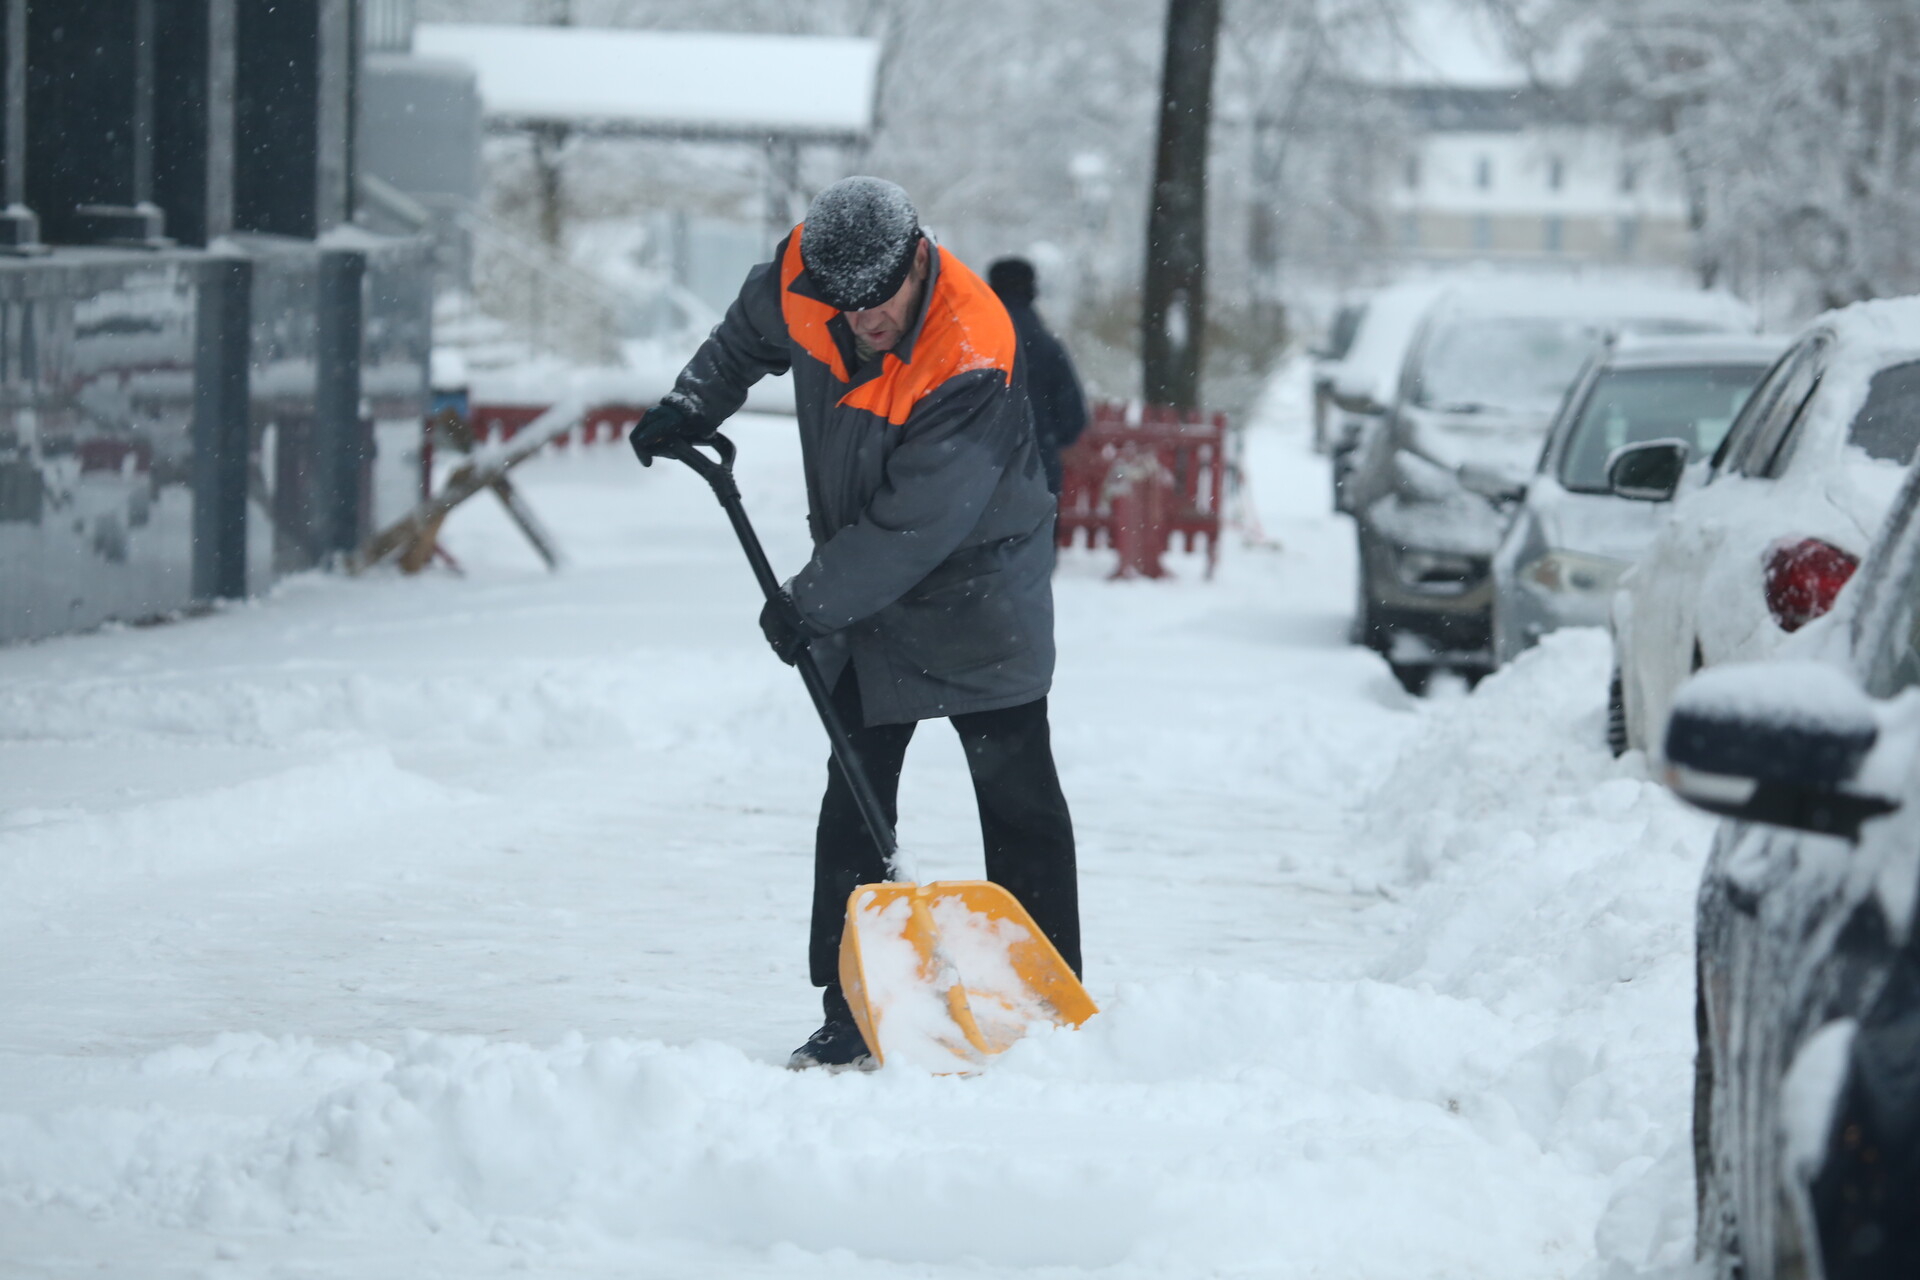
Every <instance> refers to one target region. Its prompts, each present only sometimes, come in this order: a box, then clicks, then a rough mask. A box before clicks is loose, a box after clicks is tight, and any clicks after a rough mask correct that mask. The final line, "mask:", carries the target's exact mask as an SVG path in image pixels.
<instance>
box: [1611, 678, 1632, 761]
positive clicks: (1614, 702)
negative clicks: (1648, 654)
mask: <svg viewBox="0 0 1920 1280" xmlns="http://www.w3.org/2000/svg"><path fill="white" fill-rule="evenodd" d="M1607 750H1609V751H1611V752H1613V758H1614V759H1616V760H1618V759H1619V758H1620V757H1621V756H1623V755H1625V754H1627V695H1626V691H1625V690H1624V689H1622V688H1621V687H1620V668H1618V667H1615V668H1614V669H1613V678H1612V679H1611V680H1609V681H1608V682H1607Z"/></svg>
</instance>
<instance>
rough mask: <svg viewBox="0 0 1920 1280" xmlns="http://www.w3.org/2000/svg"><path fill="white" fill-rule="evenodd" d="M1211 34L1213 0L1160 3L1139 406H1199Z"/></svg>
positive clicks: (1214, 35)
mask: <svg viewBox="0 0 1920 1280" xmlns="http://www.w3.org/2000/svg"><path fill="white" fill-rule="evenodd" d="M1219 36H1220V0H1168V2H1167V48H1166V63H1165V69H1164V70H1163V72H1162V74H1161V81H1160V138H1159V144H1158V146H1157V147H1156V148H1155V150H1154V162H1153V198H1152V200H1151V201H1150V202H1149V204H1148V209H1147V270H1146V282H1145V291H1144V292H1145V296H1144V298H1143V299H1142V304H1141V311H1140V356H1141V364H1142V374H1143V384H1144V385H1143V391H1144V393H1145V395H1146V399H1147V402H1148V403H1149V404H1164V405H1172V406H1174V407H1175V408H1180V409H1198V408H1199V407H1200V367H1201V361H1202V358H1203V356H1204V354H1205V347H1206V324H1207V142H1208V136H1209V133H1210V132H1211V130H1210V125H1211V123H1212V118H1213V64H1214V54H1215V50H1216V47H1217V45H1218V43H1219Z"/></svg>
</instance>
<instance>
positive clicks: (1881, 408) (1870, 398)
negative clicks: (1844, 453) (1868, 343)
mask: <svg viewBox="0 0 1920 1280" xmlns="http://www.w3.org/2000/svg"><path fill="white" fill-rule="evenodd" d="M1847 443H1848V444H1851V445H1857V446H1858V447H1859V448H1861V449H1864V450H1866V452H1867V456H1868V457H1869V458H1880V459H1882V460H1883V461H1886V462H1897V463H1899V464H1900V465H1901V466H1903V467H1904V466H1906V465H1907V464H1908V463H1909V462H1912V461H1913V453H1914V446H1915V445H1916V444H1920V360H1909V361H1908V362H1907V363H1905V364H1896V365H1890V366H1888V367H1887V368H1885V369H1882V370H1881V371H1880V372H1878V373H1876V374H1874V375H1873V382H1872V383H1870V384H1869V385H1868V387H1867V402H1866V403H1865V404H1863V405H1861V406H1860V412H1859V413H1857V414H1855V415H1854V418H1853V425H1852V426H1851V427H1849V428H1848V429H1847Z"/></svg>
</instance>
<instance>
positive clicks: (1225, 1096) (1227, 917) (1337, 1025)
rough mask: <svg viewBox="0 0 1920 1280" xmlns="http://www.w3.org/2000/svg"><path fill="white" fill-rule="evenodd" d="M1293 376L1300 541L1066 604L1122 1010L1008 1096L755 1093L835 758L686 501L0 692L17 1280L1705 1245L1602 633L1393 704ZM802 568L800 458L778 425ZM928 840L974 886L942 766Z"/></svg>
mask: <svg viewBox="0 0 1920 1280" xmlns="http://www.w3.org/2000/svg"><path fill="white" fill-rule="evenodd" d="M1303 392H1304V386H1303V384H1302V383H1301V382H1300V380H1299V379H1298V378H1293V379H1290V380H1289V381H1288V382H1286V383H1285V384H1284V385H1283V386H1282V387H1281V388H1280V389H1279V393H1278V394H1277V395H1276V396H1275V398H1274V404H1273V409H1272V412H1270V413H1269V415H1268V416H1267V420H1265V421H1263V422H1261V423H1260V424H1258V425H1257V426H1256V428H1255V429H1254V430H1253V431H1252V432H1251V435H1250V440H1249V453H1250V457H1249V464H1250V469H1251V473H1252V475H1253V477H1254V479H1255V482H1256V484H1257V486H1258V491H1259V496H1260V498H1261V499H1262V501H1263V504H1264V505H1263V508H1262V512H1261V515H1262V519H1263V521H1264V523H1265V525H1266V527H1267V530H1268V532H1269V533H1271V534H1272V535H1273V536H1275V537H1276V538H1278V539H1279V540H1280V542H1281V543H1282V544H1283V550H1281V551H1279V552H1271V551H1258V550H1250V549H1243V548H1242V547H1240V546H1239V545H1238V543H1237V542H1234V543H1231V544H1230V545H1229V546H1228V547H1227V548H1226V549H1225V552H1224V555H1223V563H1222V568H1221V573H1220V575H1219V578H1218V580H1217V581H1215V582H1213V583H1211V584H1208V583H1203V582H1201V581H1200V580H1199V572H1198V565H1197V563H1191V562H1186V561H1183V560H1179V559H1176V562H1175V563H1176V568H1177V571H1178V572H1180V573H1181V575H1182V578H1181V580H1180V581H1177V582H1172V583H1158V584H1147V583H1133V584H1109V583H1106V582H1105V581H1103V580H1102V579H1103V576H1104V573H1105V570H1106V556H1105V555H1104V554H1101V555H1094V554H1088V553H1075V554H1073V555H1070V556H1069V557H1068V559H1067V561H1066V563H1065V564H1064V565H1063V568H1062V572H1061V575H1060V577H1059V579H1058V582H1057V597H1058V609H1059V615H1060V624H1059V635H1060V652H1061V663H1060V674H1059V679H1058V683H1057V685H1056V688H1055V692H1054V695H1053V723H1054V732H1055V744H1056V751H1057V753H1058V756H1059V759H1060V764H1061V769H1062V780H1063V784H1064V786H1065V788H1066V791H1067V795H1068V799H1069V801H1070V803H1071V804H1072V805H1073V808H1074V814H1075V820H1076V826H1077V830H1078V833H1079V837H1080V853H1081V864H1082V871H1083V913H1084V918H1085V929H1086V942H1087V966H1088V981H1089V987H1090V988H1091V990H1092V992H1093V994H1094V996H1095V998H1096V999H1097V1000H1099V1001H1100V1003H1101V1004H1102V1006H1103V1009H1104V1010H1105V1011H1104V1012H1103V1013H1102V1015H1101V1016H1100V1017H1099V1018H1097V1019H1095V1020H1094V1021H1093V1022H1092V1023H1090V1024H1089V1025H1088V1026H1087V1028H1086V1029H1085V1030H1084V1031H1082V1032H1079V1033H1074V1034H1066V1033H1062V1034H1055V1035H1047V1036H1039V1037H1035V1038H1034V1039H1031V1040H1029V1041H1028V1042H1027V1043H1025V1044H1023V1045H1021V1046H1019V1047H1017V1048H1016V1049H1014V1050H1013V1051H1012V1052H1010V1053H1009V1054H1007V1055H1006V1056H1005V1057H1004V1058H1003V1059H1001V1060H1000V1061H998V1062H997V1063H996V1064H995V1066H994V1068H993V1069H992V1071H991V1072H989V1073H988V1074H986V1075H984V1076H982V1077H979V1078H975V1079H967V1080H960V1079H946V1078H941V1079H934V1078H927V1077H924V1076H915V1075H911V1074H908V1073H905V1072H900V1071H892V1070H890V1071H884V1072H880V1073H878V1074H875V1075H872V1076H860V1075H842V1076H834V1077H828V1076H823V1075H817V1074H808V1075H794V1074H791V1073H788V1072H786V1071H784V1070H782V1069H781V1068H780V1066H779V1064H780V1063H781V1062H783V1061H784V1059H785V1056H786V1053H787V1052H788V1051H789V1050H790V1049H791V1048H792V1047H793V1046H794V1045H795V1044H797V1043H798V1042H799V1041H800V1040H801V1039H803V1038H804V1037H805V1035H806V1034H807V1032H808V1031H810V1030H811V1029H812V1027H813V1025H814V1023H815V1021H816V1020H817V1008H816V1006H815V1004H814V997H813V993H812V991H811V989H810V988H808V987H807V985H806V982H805V971H804V947H805V942H804V932H805V919H804V913H805V907H806V895H807V892H808V885H809V877H810V868H809V865H808V863H809V856H810V849H811V839H812V825H813V816H814V807H815V805H816V804H817V802H818V794H819V789H820V786H821V784H822V783H823V781H824V776H825V775H824V770H825V755H826V753H825V746H824V742H823V740H822V738H821V736H820V730H819V727H818V725H817V723H816V722H815V721H814V720H813V718H812V712H811V709H810V707H809V706H808V704H807V702H806V698H805V695H804V693H803V691H802V690H801V689H800V687H799V684H798V681H797V680H795V679H794V677H793V676H792V673H791V672H789V671H788V670H787V669H785V668H784V667H781V666H780V665H779V664H778V663H777V662H775V661H774V660H773V659H772V658H771V657H770V656H769V655H768V654H767V653H766V652H765V648H764V644H763V643H762V641H761V640H760V637H759V633H758V630H757V628H756V627H755V626H754V617H755V614H756V612H757V601H756V599H755V596H754V587H753V583H752V580H751V578H750V576H749V575H748V573H747V570H746V568H745V565H744V563H743V562H742V561H741V559H740V556H739V552H738V548H737V546H736V545H735V544H734V542H733V540H732V537H731V534H730V532H729V531H728V529H727V527H726V524H725V520H724V517H723V516H722V515H721V513H720V511H719V509H718V507H717V506H716V505H715V504H714V503H713V501H712V498H711V495H710V494H709V493H708V492H707V490H706V488H705V486H704V485H702V484H700V483H699V482H698V481H697V480H696V479H695V478H694V477H692V476H691V475H689V474H687V473H685V472H684V471H683V470H681V469H678V468H673V467H671V466H659V467H655V468H652V469H651V470H647V471H641V470H640V469H638V468H636V467H635V466H634V465H633V462H632V459H631V457H630V455H628V454H627V453H626V451H625V450H624V449H622V448H617V447H607V448H597V449H589V450H586V451H576V452H574V453H571V454H555V455H551V456H548V457H544V458H542V459H539V460H537V461H536V462H534V463H531V464H529V465H528V466H527V467H526V468H525V470H524V472H523V473H522V478H521V479H520V482H519V483H520V487H521V488H522V489H523V490H524V492H525V493H526V494H527V496H528V498H529V500H530V501H531V502H532V503H534V504H535V506H536V507H537V509H538V510H539V511H540V513H541V514H542V515H543V516H544V517H545V518H546V519H547V521H548V522H549V523H550V524H551V525H552V526H553V528H554V530H555V533H556V535H557V536H558V538H559V540H560V542H561V544H562V545H563V547H564V548H565V549H566V550H567V552H568V553H569V555H570V556H571V559H572V563H571V566H570V568H569V570H568V571H567V572H566V573H564V574H561V575H558V576H549V575H547V574H546V573H545V572H544V571H543V570H541V568H540V567H539V565H538V564H537V562H536V561H535V560H534V559H533V556H532V553H531V552H530V551H527V550H525V549H524V548H523V547H522V546H521V545H520V544H519V543H518V540H517V535H516V534H515V533H513V531H512V530H511V529H510V528H508V527H507V526H506V525H505V523H504V521H503V520H502V519H500V518H498V517H496V516H495V514H494V513H493V512H492V511H491V510H490V509H488V508H487V507H486V506H484V505H482V504H473V507H472V509H471V510H463V511H461V512H460V513H458V515H457V517H456V519H455V520H454V521H452V522H451V524H450V526H449V529H448V531H447V534H446V537H447V540H448V541H449V543H450V545H452V546H453V547H454V548H455V549H456V551H457V552H458V554H459V555H460V557H461V559H462V561H463V563H465V564H466V565H467V566H468V567H469V569H470V571H471V572H470V576H468V577H467V578H465V579H454V578H451V577H445V576H437V577H436V576H428V577H423V578H421V579H417V580H411V581H408V580H401V579H398V578H387V577H378V578H372V579H367V580H361V581H344V580H335V579H327V578H311V579H303V580H299V581H296V582H292V583H289V584H287V585H286V586H285V587H283V588H282V589H281V590H280V591H279V592H277V593H276V594H275V595H274V596H273V597H272V598H271V599H268V600H265V601H261V602H258V603H256V604H253V605H249V606H245V607H241V608H236V609H234V610H231V611H229V612H226V613H224V614H223V615H221V616H218V617H214V618H211V619H205V620H201V621H195V622H188V623H183V624H180V625H177V626H171V627H164V628H158V629H151V630H121V631H113V632H108V633H103V634H100V635H96V636H89V637H82V638H76V639H69V640H62V641H57V642H53V643H49V644H43V645H38V646H32V647H27V648H16V649H11V650H0V1011H4V1013H5V1015H6V1017H5V1030H4V1031H3V1032H0V1276H6V1277H12V1276H22V1277H25V1276H33V1277H43V1276H44V1277H55V1276H57V1277H66V1276H78V1275H82V1274H85V1275H103V1274H104V1275H115V1276H120V1275H125V1276H139V1277H156V1278H157V1277H173V1276H182V1277H184V1276H196V1277H197V1276H213V1277H226V1276H234V1277H241V1276H289V1277H335V1276H338V1277H349V1276H351V1277H387V1276H392V1277H408V1278H412V1277H419V1276H430V1275H448V1276H460V1277H468V1276H483V1275H492V1274H505V1273H509V1272H516V1271H517V1272H523V1273H524V1272H527V1271H531V1272H532V1273H534V1274H553V1275H567V1276H593V1277H597V1276H614V1275H621V1276H633V1275H642V1276H662V1277H692V1276H728V1277H733V1276H739V1277H761V1276H765V1277H773V1276H780V1277H809V1276H822V1277H825V1276H834V1277H857V1276H875V1277H878V1276H903V1275H912V1276H932V1277H947V1276H961V1275H970V1276H978V1275H981V1274H1008V1273H1015V1272H1018V1273H1032V1274H1035V1275H1069V1274H1072V1275H1082V1274H1100V1275H1110V1276H1116V1277H1120V1276H1125V1277H1133V1276H1140V1277H1148V1276H1152V1277H1159V1276H1165V1277H1189V1276H1198V1275H1231V1276H1256V1275H1257V1276H1302V1277H1305V1276H1323V1277H1355V1278H1362V1277H1366V1278H1371V1277H1379V1278H1381V1280H1386V1278H1388V1277H1392V1278H1393V1280H1409V1278H1414V1277H1427V1276H1431V1277H1475V1278H1476V1280H1490V1278H1495V1277H1506V1276H1513V1277H1527V1278H1529V1280H1537V1278H1540V1277H1555V1276H1566V1277H1575V1276H1587V1277H1597V1276H1600V1275H1603V1274H1613V1272H1611V1271H1609V1268H1620V1269H1623V1273H1625V1274H1631V1273H1632V1272H1633V1271H1634V1270H1637V1269H1639V1268H1641V1267H1643V1266H1650V1265H1655V1264H1659V1265H1661V1266H1665V1265H1667V1264H1671V1263H1675V1262H1677V1261H1678V1260H1680V1259H1683V1258H1684V1257H1685V1256H1686V1254H1687V1252H1688V1251H1689V1248H1690V1230H1691V1225H1690V1214H1691V1190H1690V1184H1689V1181H1688V1174H1687V1168H1686V1137H1685V1123H1686V1113H1685V1108H1686V1105H1687V1097H1688V1090H1689V1088H1690V1074H1689V1059H1690V1054H1691V1042H1690V1041H1691V988H1690V964H1691V958H1690V948H1691V939H1690V932H1689V924H1690V918H1691V903H1692V893H1693V880H1694V877H1695V876H1696V874H1697V870H1698V862H1699V859H1700V857H1701V856H1702V854H1703V852H1704V848H1705V840H1706V834H1707V831H1708V827H1707V824H1706V823H1704V822H1702V821H1700V820H1698V819H1696V818H1694V817H1692V816H1690V815H1688V814H1685V813H1683V812H1682V811H1680V809H1679V808H1678V807H1677V806H1676V805H1675V804H1674V803H1673V802H1672V801H1671V800H1670V799H1669V798H1668V797H1667V796H1665V794H1664V793H1662V792H1660V791H1659V790H1658V788H1656V787H1654V786H1652V785H1651V784H1650V783H1648V782H1647V781H1646V780H1645V777H1644V768H1643V766H1641V765H1640V764H1639V763H1638V762H1637V761H1636V760H1631V759H1630V760H1628V761H1624V762H1618V763H1616V762H1614V761H1611V760H1609V759H1608V758H1607V757H1606V754H1605V752H1604V750H1603V749H1602V748H1601V747H1600V745H1599V742H1600V729H1599V716H1600V703H1601V692H1602V686H1603V682H1604V674H1605V666H1606V654H1605V640H1604V637H1599V636H1595V635H1571V636H1566V637H1562V638H1560V639H1559V641H1557V642H1556V643H1554V644H1550V645H1549V646H1547V648H1546V649H1545V650H1543V651H1542V652H1540V653H1537V654H1535V655H1532V656H1531V657H1529V658H1528V659H1527V660H1526V661H1524V662H1523V663H1521V664H1519V665H1518V666H1517V667H1516V668H1515V669H1513V670H1512V671H1510V672H1507V673H1503V674H1502V675H1501V676H1500V677H1498V678H1496V679H1494V680H1490V681H1488V682H1487V683H1486V684H1485V685H1483V686H1482V688H1481V689H1480V691H1479V692H1477V693H1476V694H1474V695H1473V696H1472V697H1471V698H1467V697H1459V696H1455V697H1453V698H1451V699H1445V698H1443V699H1441V700H1438V701H1436V702H1433V703H1425V704H1423V703H1416V702H1413V701H1411V700H1409V699H1407V698H1406V697H1405V696H1404V695H1402V694H1401V693H1400V691H1399V689H1398V686H1397V685H1395V684H1394V682H1393V680H1392V678H1391V677H1390V676H1389V675H1388V673H1387V672H1386V669H1385V668H1384V666H1383V665H1381V664H1380V663H1379V662H1378V660H1377V659H1375V658H1374V657H1372V656H1371V655H1369V654H1366V653H1364V652H1361V651H1359V650H1355V649H1353V648H1350V647H1349V646H1347V645H1346V644H1345V643H1344V634H1345V627H1346V617H1347V613H1348V610H1349V607H1350V602H1351V599H1352V535H1351V531H1350V527H1349V526H1348V525H1347V524H1346V523H1345V522H1344V521H1342V520H1338V519H1336V518H1334V517H1332V516H1330V515H1327V514H1325V511H1326V493H1327V482H1326V473H1325V464H1324V462H1323V461H1322V460H1320V459H1317V458H1315V457H1314V456H1313V455H1311V454H1310V453H1309V452H1308V451H1307V450H1306V449H1305V446H1304V437H1305V432H1304V426H1303V421H1302V411H1303V409H1304V404H1303ZM736 425H737V430H736V431H735V435H736V438H737V439H738V440H739V442H740V444H741V446H742V460H741V481H742V488H743V490H744V491H745V496H746V502H747V506H748V509H749V511H750V512H752V513H753V515H754V517H755V519H756V523H757V524H758V525H759V527H760V529H761V533H762V536H763V537H764V538H765V539H766V541H767V543H768V546H769V550H770V552H771V553H772V555H773V559H774V562H775V566H776V568H777V569H779V570H780V571H781V572H783V573H786V572H791V571H792V570H793V569H794V568H796V567H797V566H798V564H799V563H800V561H801V559H802V558H803V556H804V554H805V553H804V544H805V532H804V520H803V506H802V498H801V494H800V487H799V477H798V460H797V456H796V454H797V450H796V446H795V444H794V441H793V437H792V434H791V424H790V423H787V422H783V421H782V420H780V419H777V418H757V419H743V420H741V421H740V422H739V423H737V424H736ZM901 812H902V829H901V837H902V842H903V846H904V848H905V849H906V850H907V851H908V852H909V854H910V855H911V856H913V857H914V858H916V859H917V860H918V863H919V866H920V868H921V871H922V874H923V876H925V877H926V878H937V877H941V876H962V875H973V874H977V870H978V858H979V854H978V828H977V825H976V819H975V815H974V810H973V800H972V795H971V791H970V789H969V787H968V785H967V782H966V771H965V766H964V762H963V761H962V760H961V758H960V755H959V751H958V748H957V746H956V745H955V743H954V740H953V736H952V734H951V732H950V731H949V730H948V729H947V728H946V727H945V726H944V725H940V724H937V723H936V724H930V725H927V726H924V727H923V728H922V730H921V734H920V736H919V737H918V738H917V739H916V742H915V745H914V748H913V750H912V752H911V753H910V754H909V757H908V765H907V773H906V776H905V779H904V781H903V786H902V797H901Z"/></svg>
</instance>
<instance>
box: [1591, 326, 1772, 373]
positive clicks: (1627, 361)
mask: <svg viewBox="0 0 1920 1280" xmlns="http://www.w3.org/2000/svg"><path fill="white" fill-rule="evenodd" d="M1786 349H1787V338H1786V337H1785V336H1784V335H1766V336H1762V335H1758V334H1744V333H1662V334H1647V333H1636V332H1634V331H1632V330H1629V331H1627V332H1625V333H1622V334H1621V335H1620V336H1619V337H1618V338H1617V339H1616V340H1615V341H1614V343H1613V345H1612V347H1611V348H1610V349H1609V351H1608V352H1607V355H1606V357H1605V359H1604V361H1603V363H1604V364H1605V365H1606V367H1607V368H1609V369H1651V368H1659V367H1661V366H1663V365H1695V364H1770V363H1772V362H1773V361H1774V360H1775V359H1777V358H1778V357H1779V355H1780V353H1781V352H1782V351H1785V350H1786Z"/></svg>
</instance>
